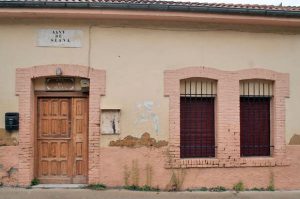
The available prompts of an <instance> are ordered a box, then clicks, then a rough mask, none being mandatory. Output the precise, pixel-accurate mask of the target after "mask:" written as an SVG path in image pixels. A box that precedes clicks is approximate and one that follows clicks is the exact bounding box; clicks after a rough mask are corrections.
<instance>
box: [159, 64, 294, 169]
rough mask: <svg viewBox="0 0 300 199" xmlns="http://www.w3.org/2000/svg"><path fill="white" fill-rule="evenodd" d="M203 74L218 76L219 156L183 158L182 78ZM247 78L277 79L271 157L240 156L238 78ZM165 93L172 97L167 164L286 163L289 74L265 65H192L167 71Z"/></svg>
mask: <svg viewBox="0 0 300 199" xmlns="http://www.w3.org/2000/svg"><path fill="white" fill-rule="evenodd" d="M191 77H202V78H210V79H214V80H217V81H218V83H217V98H216V123H215V125H216V146H217V150H216V151H217V152H216V158H198V159H197V158H196V159H180V148H179V147H180V111H179V110H180V107H179V103H180V88H179V86H180V84H179V82H180V80H181V79H186V78H191ZM247 79H264V80H272V81H274V86H275V87H274V97H273V100H272V105H271V106H272V111H273V112H272V113H273V114H272V122H271V126H272V128H271V129H272V132H271V133H272V142H273V145H274V150H273V153H272V156H271V157H266V158H263V157H251V158H241V157H240V126H239V123H240V118H239V114H240V110H239V98H240V91H239V82H240V80H247ZM164 81H165V82H164V86H165V96H168V97H169V129H170V130H169V131H170V145H169V146H170V157H171V161H168V162H167V164H166V167H182V168H186V167H246V166H276V165H280V166H281V165H287V164H289V161H288V160H286V158H285V154H286V149H285V100H284V99H285V98H286V97H288V96H289V76H288V74H283V73H278V72H274V71H270V70H265V69H248V70H241V71H233V72H231V71H221V70H216V69H211V68H206V67H190V68H184V69H178V70H167V71H165V79H164Z"/></svg>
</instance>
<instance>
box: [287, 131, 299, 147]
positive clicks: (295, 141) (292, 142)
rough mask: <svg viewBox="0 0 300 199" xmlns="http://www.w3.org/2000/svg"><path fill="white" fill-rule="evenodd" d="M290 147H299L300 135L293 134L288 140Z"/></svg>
mask: <svg viewBox="0 0 300 199" xmlns="http://www.w3.org/2000/svg"><path fill="white" fill-rule="evenodd" d="M289 144H290V145H300V135H297V134H294V135H293V137H292V138H291V139H290V143H289Z"/></svg>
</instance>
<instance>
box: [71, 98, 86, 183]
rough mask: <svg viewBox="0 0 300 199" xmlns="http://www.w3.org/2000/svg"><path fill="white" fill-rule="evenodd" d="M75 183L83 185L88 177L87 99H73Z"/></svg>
mask: <svg viewBox="0 0 300 199" xmlns="http://www.w3.org/2000/svg"><path fill="white" fill-rule="evenodd" d="M72 105H73V111H72V113H73V120H72V124H73V128H72V132H73V146H74V168H75V169H74V170H73V172H74V179H73V181H74V183H83V182H85V181H86V176H87V114H88V113H87V99H85V98H74V99H73V103H72Z"/></svg>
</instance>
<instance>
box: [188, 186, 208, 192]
mask: <svg viewBox="0 0 300 199" xmlns="http://www.w3.org/2000/svg"><path fill="white" fill-rule="evenodd" d="M187 191H191V192H192V191H208V188H207V187H200V188H194V189H187Z"/></svg>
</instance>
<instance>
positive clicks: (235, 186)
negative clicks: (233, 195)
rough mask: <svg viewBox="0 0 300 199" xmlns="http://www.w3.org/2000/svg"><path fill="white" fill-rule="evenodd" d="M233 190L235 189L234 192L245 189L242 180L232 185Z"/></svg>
mask: <svg viewBox="0 0 300 199" xmlns="http://www.w3.org/2000/svg"><path fill="white" fill-rule="evenodd" d="M233 190H235V191H236V192H240V191H245V186H244V183H243V182H242V181H240V182H238V183H236V184H235V185H233Z"/></svg>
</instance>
